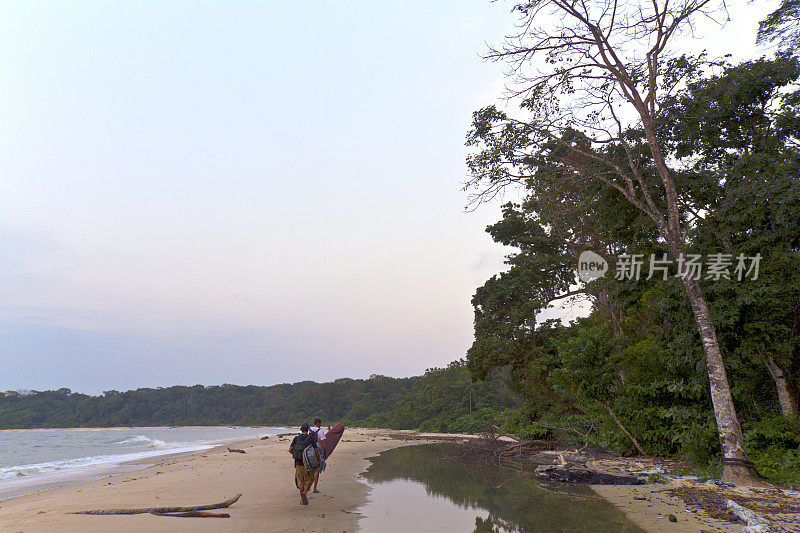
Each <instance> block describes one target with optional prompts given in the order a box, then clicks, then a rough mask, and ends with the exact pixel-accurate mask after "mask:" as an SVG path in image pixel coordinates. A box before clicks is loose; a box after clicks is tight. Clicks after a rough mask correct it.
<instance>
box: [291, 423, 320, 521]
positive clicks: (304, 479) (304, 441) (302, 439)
mask: <svg viewBox="0 0 800 533" xmlns="http://www.w3.org/2000/svg"><path fill="white" fill-rule="evenodd" d="M316 443H317V434H316V433H314V432H309V431H308V422H303V424H302V425H301V426H300V434H299V435H296V436H295V438H294V439H292V444H291V445H290V446H289V453H291V454H292V457H293V458H294V478H295V481H296V484H297V488H298V489H300V505H308V496H306V494H307V493H308V491H309V489H311V483H312V482H313V481H312V479H311V472H309V471H308V470H306V467H305V465H303V450H305V449H306V448H307V447H309V446H314V445H315V444H316Z"/></svg>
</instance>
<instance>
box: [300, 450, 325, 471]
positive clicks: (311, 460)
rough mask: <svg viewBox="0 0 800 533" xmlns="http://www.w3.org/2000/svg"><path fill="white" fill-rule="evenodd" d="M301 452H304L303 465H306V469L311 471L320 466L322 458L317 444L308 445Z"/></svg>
mask: <svg viewBox="0 0 800 533" xmlns="http://www.w3.org/2000/svg"><path fill="white" fill-rule="evenodd" d="M301 453H302V454H303V466H304V467H306V470H308V471H309V472H311V471H312V470H316V469H317V468H319V465H320V463H321V462H322V459H321V457H320V453H319V450H318V449H317V446H316V444H315V445H313V446H306V447H305V448H303V451H302V452H301Z"/></svg>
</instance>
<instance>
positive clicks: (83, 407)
mask: <svg viewBox="0 0 800 533" xmlns="http://www.w3.org/2000/svg"><path fill="white" fill-rule="evenodd" d="M503 374H504V372H503V371H502V370H500V371H497V372H495V373H493V374H492V375H490V376H489V377H488V379H487V380H485V381H482V382H480V383H475V382H473V381H472V379H471V378H470V374H469V371H468V370H467V368H466V366H465V363H464V362H463V361H456V362H453V363H451V364H450V365H448V366H447V367H446V368H438V369H437V368H434V369H429V370H427V371H426V372H425V374H424V375H422V376H416V377H409V378H391V377H387V376H381V375H373V376H370V378H369V379H349V378H342V379H337V380H335V381H332V382H329V383H315V382H313V381H303V382H299V383H293V384H280V385H272V386H269V387H266V386H256V385H249V386H240V385H229V384H226V385H219V386H203V385H194V386H190V387H186V386H173V387H159V388H140V389H136V390H129V391H126V392H118V391H113V390H110V391H105V392H103V394H102V395H97V396H93V395H87V394H81V393H76V392H71V391H70V390H69V389H59V390H51V391H31V392H30V393H23V394H20V393H19V392H15V391H6V392H5V393H0V429H14V428H71V427H115V426H186V425H244V426H255V425H279V426H280V425H288V426H298V425H300V423H302V422H303V421H310V420H313V419H314V418H316V417H320V418H322V420H323V421H324V422H325V423H326V424H333V423H337V422H341V423H344V424H346V425H349V426H353V425H355V426H366V427H381V428H392V429H420V430H423V431H436V432H456V433H461V432H467V433H474V432H479V431H484V430H485V429H486V427H487V425H491V424H494V423H495V422H496V421H497V420H499V419H500V418H501V415H500V413H502V412H503V411H504V410H507V409H517V408H520V407H521V406H522V402H521V399H520V397H519V395H518V394H517V393H515V392H514V391H512V390H511V389H510V388H509V387H508V386H507V385H506V382H505V380H504V379H503Z"/></svg>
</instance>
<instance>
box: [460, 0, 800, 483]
mask: <svg viewBox="0 0 800 533" xmlns="http://www.w3.org/2000/svg"><path fill="white" fill-rule="evenodd" d="M787 5H789V6H790V7H791V6H794V7H795V8H796V5H797V3H796V2H793V1H790V0H786V1H785V2H784V4H783V6H784V8H783V11H780V10H779V12H776V13H778V15H780V18H775V17H778V15H775V17H773V18H775V20H773V21H772V24H773V25H775V24H778V23H780V24H786V25H787V26H786V27H788V28H790V29H791V30H792V31H794V32H795V33H791V32H789V33H788V34H787V35H790V37H792V39H795V41H796V30H797V28H798V27H800V22H799V20H800V17H798V12H797V10H796V9H794V10H791V9H789V8H787V7H785V6H787ZM776 21H777V22H776ZM778 37H781V36H780V35H779V36H778ZM784 37H785V35H784ZM663 69H664V70H663V73H662V75H661V77H660V78H659V79H660V80H662V82H663V83H664V85H665V87H664V89H665V90H664V91H663V93H662V94H667V95H668V96H665V97H663V99H662V101H661V102H660V108H659V113H658V115H657V117H658V118H657V120H656V121H655V122H654V123H653V124H652V125H650V126H651V127H652V129H653V130H654V131H655V139H656V142H657V144H658V146H659V148H660V150H661V151H662V152H663V153H664V154H666V159H667V161H668V162H669V165H670V167H671V169H670V172H671V173H672V174H673V179H674V181H675V185H676V189H677V191H678V193H679V196H680V197H679V201H678V203H679V209H680V213H681V221H682V227H683V228H684V230H685V233H686V234H685V236H684V237H683V238H684V239H685V243H686V249H687V252H688V253H689V254H696V255H697V256H698V257H700V258H702V259H701V262H702V263H703V266H702V268H703V269H704V270H702V273H701V274H700V287H701V289H702V292H703V294H704V296H705V299H706V301H707V304H708V309H709V312H710V314H711V318H712V320H713V326H714V328H715V329H716V336H717V338H718V340H719V345H720V349H721V351H722V356H723V359H724V363H725V368H726V370H727V378H728V381H729V383H730V387H731V392H732V396H733V401H734V404H735V407H736V411H737V413H738V417H739V420H740V421H741V425H742V429H743V433H744V440H745V447H746V449H747V454H748V456H749V458H750V460H751V461H752V462H753V463H754V464H755V469H756V471H757V473H759V474H760V475H761V476H763V477H765V478H767V479H768V480H770V481H773V482H776V483H794V484H800V419H798V407H797V406H798V389H799V388H800V143H799V142H798V139H800V89H799V87H800V83H799V82H800V60H798V57H797V56H796V55H795V52H794V51H793V48H791V47H790V48H788V49H786V50H784V51H780V52H777V53H776V54H775V56H774V57H772V58H766V57H765V58H761V59H757V60H751V61H746V62H743V63H740V64H730V63H727V62H725V61H711V60H708V59H707V58H706V57H705V56H698V57H688V56H682V57H677V58H674V59H671V60H670V61H668V62H665V63H664V65H663ZM667 89H669V90H667ZM538 105H541V104H540V102H537V101H536V100H535V98H534V97H531V98H530V99H528V100H525V101H524V102H523V103H522V105H521V110H522V111H521V113H520V114H521V115H522V116H525V113H529V114H530V115H531V116H532V115H535V113H536V112H539V110H540V108H538V107H536V106H538ZM544 127H546V126H542V125H541V124H540V123H538V122H534V121H533V119H531V122H526V121H525V119H524V118H523V119H520V118H519V116H512V115H511V114H510V113H509V112H507V111H505V110H501V109H498V108H496V107H495V106H490V107H487V108H484V109H482V110H480V111H477V112H476V113H475V114H474V121H473V128H472V130H471V131H470V133H469V136H468V145H469V146H471V147H472V148H473V153H472V155H471V156H470V157H469V159H468V163H469V165H470V169H471V173H472V175H473V176H477V177H478V178H480V179H485V177H486V176H490V177H491V178H492V179H493V180H496V181H494V182H493V183H504V181H503V180H506V181H507V182H515V183H517V184H519V185H520V186H521V187H522V188H523V189H524V200H522V201H521V202H518V203H509V204H506V205H505V206H504V209H503V218H502V220H500V221H499V222H497V223H496V224H494V225H492V226H490V227H489V228H488V229H487V231H488V232H489V234H490V235H491V236H492V238H493V239H494V240H495V241H497V242H498V243H502V244H504V245H506V246H511V247H514V248H515V249H516V252H515V253H512V254H511V255H510V256H508V260H507V264H508V269H507V271H505V272H502V273H500V274H498V275H496V276H493V277H492V278H491V279H489V280H488V281H487V282H486V283H485V284H484V285H483V286H482V287H481V288H479V289H478V291H477V292H476V294H475V296H474V298H473V306H474V309H475V342H474V344H473V346H472V347H471V349H470V350H469V353H468V357H467V361H468V368H469V369H470V371H471V373H472V375H473V376H474V377H475V378H476V379H478V380H481V379H484V378H485V377H487V376H488V375H490V373H491V372H493V371H494V370H496V369H498V368H504V369H510V379H509V384H510V386H511V387H512V388H513V389H514V390H515V391H517V392H518V393H519V394H520V395H521V396H522V398H523V399H524V402H525V406H524V407H523V408H521V409H518V410H510V411H506V412H504V414H503V416H504V423H505V427H506V429H507V430H509V431H513V432H515V433H517V434H520V435H527V436H542V435H546V434H549V433H552V432H553V431H556V430H561V431H567V432H570V433H571V434H572V435H573V436H574V438H575V440H576V441H583V442H590V443H593V444H596V445H599V446H601V447H604V448H607V449H614V450H616V451H617V452H619V453H637V451H636V447H635V444H634V439H636V441H638V443H639V444H640V445H641V447H642V448H643V451H644V452H645V453H647V454H653V455H662V456H663V455H671V456H680V457H684V458H687V459H690V460H692V461H695V462H696V463H697V464H698V465H704V466H710V467H711V471H712V472H713V471H715V470H716V471H719V468H720V463H719V454H720V442H719V437H718V432H717V425H716V421H715V417H714V411H713V407H712V403H711V395H710V392H709V373H708V369H707V368H706V364H705V360H704V350H703V345H702V343H701V341H700V335H699V334H698V327H697V324H696V323H695V320H694V319H693V310H692V308H691V307H690V303H689V300H688V299H687V294H686V291H685V290H684V287H683V286H682V284H681V282H680V280H679V279H677V278H678V270H677V265H676V261H675V260H674V258H672V259H673V260H672V261H669V260H668V258H669V256H670V252H671V250H670V249H668V247H667V246H666V245H665V242H664V239H663V237H662V236H661V235H659V233H658V231H657V230H656V226H655V225H654V223H653V221H652V220H650V219H649V218H648V217H647V216H645V214H644V213H643V212H642V210H641V209H637V208H636V207H635V206H634V205H633V204H632V203H631V202H629V201H627V200H626V198H624V197H623V194H621V192H620V190H623V189H619V190H618V189H615V188H614V187H612V186H607V184H608V181H605V182H604V181H603V179H597V176H598V175H600V176H601V178H602V176H604V175H610V174H611V173H607V172H606V171H607V168H608V165H609V164H611V165H612V166H613V165H614V164H618V165H619V167H620V168H621V167H626V168H627V166H633V165H632V163H631V162H632V161H633V162H635V163H636V165H635V167H636V169H637V172H640V174H639V175H637V179H640V180H641V183H652V184H655V185H654V187H653V190H654V191H655V193H656V195H655V197H654V198H653V203H654V204H656V205H662V203H663V202H664V199H663V196H659V195H663V192H662V191H660V190H659V189H658V181H657V180H656V178H655V177H656V176H657V172H656V169H655V168H654V164H653V162H652V151H651V150H650V147H649V145H648V142H650V141H648V139H645V131H644V130H643V129H637V128H632V129H629V130H627V131H623V132H621V133H620V135H621V137H619V138H618V139H617V140H612V141H609V142H606V143H604V144H603V143H594V144H593V142H592V140H591V138H590V137H589V134H585V133H583V132H581V131H578V130H577V129H572V130H567V131H565V132H564V131H560V132H558V133H557V134H556V133H553V132H552V131H551V132H550V133H549V137H548V139H549V140H545V141H542V142H533V141H532V139H533V138H534V137H535V135H534V134H538V133H539V131H540V130H539V129H537V128H544ZM576 158H582V160H581V161H578V162H576ZM600 161H602V164H601V163H600ZM609 162H610V163H609ZM604 165H605V166H604ZM576 169H580V170H576ZM604 173H606V174H604ZM623 192H624V190H623ZM587 250H591V251H593V252H595V253H597V254H599V255H600V256H602V257H603V258H604V259H605V260H607V262H608V264H609V265H610V271H609V272H608V273H607V274H606V275H605V276H604V277H599V278H597V279H594V280H589V281H585V282H584V281H580V280H579V279H578V277H577V276H576V266H577V262H578V261H577V260H578V255H579V254H580V253H581V252H584V251H587ZM623 254H627V255H628V256H629V257H630V256H632V255H633V254H641V255H639V258H640V259H641V261H642V265H641V276H640V277H639V278H638V279H634V278H633V277H632V276H624V275H620V276H618V275H615V274H620V273H621V272H620V271H618V270H616V271H615V266H616V267H617V268H619V266H620V260H619V257H620V256H621V255H623ZM757 254H758V255H759V256H760V263H759V265H758V267H759V271H758V277H757V279H756V278H755V276H753V275H752V274H753V272H752V271H750V272H749V275H747V273H746V272H745V271H744V270H741V269H740V270H738V271H737V270H736V268H737V267H741V266H742V264H741V263H740V261H739V258H740V257H742V258H749V257H755V256H757ZM662 259H663V260H666V261H665V263H663V264H664V265H666V268H665V269H663V270H657V271H652V270H651V269H650V267H651V265H652V264H654V263H653V262H654V261H655V264H657V265H658V264H659V263H658V261H660V260H662ZM719 259H722V260H723V261H724V262H725V261H727V272H728V274H725V275H715V274H714V272H713V270H708V268H709V263H713V262H714V261H715V260H719ZM746 266H747V268H749V267H750V266H752V263H748V264H747V265H746ZM622 273H624V271H622ZM628 273H630V272H628ZM565 298H583V299H584V301H585V302H587V303H589V304H590V307H591V311H590V313H589V314H588V316H586V317H584V318H580V319H578V320H575V321H573V322H571V323H562V322H561V321H553V320H550V321H537V319H536V317H537V316H540V314H541V313H542V311H544V310H546V309H547V308H548V306H549V305H550V304H551V303H553V302H558V301H561V300H563V299H565Z"/></svg>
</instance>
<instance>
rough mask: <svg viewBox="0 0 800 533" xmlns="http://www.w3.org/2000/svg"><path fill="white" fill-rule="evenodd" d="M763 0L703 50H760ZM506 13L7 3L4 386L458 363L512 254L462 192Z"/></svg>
mask: <svg viewBox="0 0 800 533" xmlns="http://www.w3.org/2000/svg"><path fill="white" fill-rule="evenodd" d="M774 4H775V3H774V2H763V3H759V4H757V7H753V6H752V5H750V4H745V3H744V2H741V3H740V4H734V5H731V4H729V6H731V18H732V19H733V21H732V22H731V23H730V24H729V25H728V26H727V27H726V28H724V30H716V29H713V30H709V35H710V37H707V38H706V40H704V42H706V43H709V48H712V50H711V51H712V52H713V53H714V54H717V53H719V54H721V53H725V52H726V51H731V52H741V53H743V54H745V55H748V54H749V55H752V53H753V52H752V51H753V50H754V48H753V45H752V43H753V41H754V39H755V26H756V23H757V21H758V20H760V18H763V15H764V14H766V13H767V12H769V10H770V9H771V8H773V7H774ZM739 5H740V6H741V7H740V8H737V7H736V6H739ZM510 7H511V4H510V3H508V2H497V3H491V2H489V1H488V0H479V1H478V0H469V1H466V0H453V1H437V2H402V3H401V2H392V3H389V2H374V1H373V2H366V1H365V2H347V3H345V2H313V3H306V4H302V3H297V2H267V1H264V2H243V1H242V2H198V1H191V2H188V1H187V2H178V1H164V2H150V1H140V2H120V1H116V0H115V1H111V0H109V1H105V2H100V1H94V2H76V1H72V2H62V1H52V2H34V1H31V0H21V1H15V2H10V1H0V124H2V125H1V126H0V365H1V370H0V390H6V389H18V388H23V389H39V390H43V389H48V388H60V387H69V388H71V389H73V390H76V391H80V392H88V393H97V392H100V391H102V390H107V389H117V390H124V389H128V388H136V387H155V386H169V385H174V384H187V385H192V384H195V383H201V384H206V385H211V384H220V383H236V384H259V385H268V384H273V383H280V382H287V381H299V380H304V379H312V380H316V381H324V380H330V379H334V378H337V377H343V376H348V377H366V376H368V375H369V374H373V373H380V374H387V375H393V376H406V375H414V374H419V373H422V372H424V370H425V369H426V368H429V367H433V366H443V365H446V364H447V363H449V362H450V361H453V360H455V359H458V358H461V357H464V355H465V353H466V349H467V348H468V347H469V346H470V344H471V343H472V307H471V305H470V298H471V296H472V294H473V293H474V290H475V288H476V287H478V286H479V285H481V284H483V282H484V281H485V280H486V279H487V278H488V277H490V276H491V275H492V274H495V273H497V272H499V271H500V270H501V269H502V268H503V262H502V261H503V256H504V254H505V253H507V250H504V249H503V248H502V247H501V246H499V245H496V244H494V243H493V242H492V241H491V239H490V238H489V236H488V235H487V234H486V233H485V232H484V228H485V227H486V225H488V224H490V223H492V222H494V221H495V220H496V219H497V218H499V208H498V206H497V205H493V206H486V207H483V208H481V209H479V210H478V211H477V212H472V213H465V212H464V206H465V204H466V202H467V197H466V194H465V193H464V192H462V191H461V183H462V182H463V181H464V180H465V178H466V168H465V165H464V158H465V155H466V148H465V147H464V138H465V135H466V132H467V130H468V128H469V124H470V120H471V113H472V111H474V110H476V109H478V108H480V107H482V106H484V105H487V104H491V103H493V102H495V100H496V99H497V97H498V96H499V95H501V94H502V88H503V77H502V73H503V70H504V66H503V65H499V64H492V63H486V62H484V61H482V60H481V59H480V55H481V54H482V53H484V52H485V51H486V46H487V45H486V43H495V44H496V43H499V42H500V41H501V39H502V37H503V35H504V34H506V33H509V32H510V31H511V30H512V26H513V23H514V21H515V19H514V17H513V16H512V15H511V14H509V9H510ZM569 313H570V312H569V311H567V312H566V314H567V316H569Z"/></svg>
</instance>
